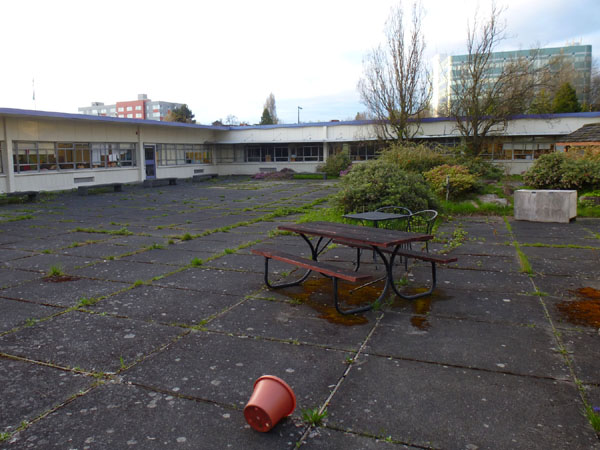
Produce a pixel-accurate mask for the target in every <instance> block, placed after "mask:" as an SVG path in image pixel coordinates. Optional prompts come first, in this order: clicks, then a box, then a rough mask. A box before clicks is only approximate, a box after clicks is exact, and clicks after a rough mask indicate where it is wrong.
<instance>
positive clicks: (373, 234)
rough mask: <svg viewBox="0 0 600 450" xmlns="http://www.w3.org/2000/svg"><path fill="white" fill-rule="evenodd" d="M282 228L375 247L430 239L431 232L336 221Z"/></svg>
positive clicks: (298, 224) (281, 226)
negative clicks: (387, 228)
mask: <svg viewBox="0 0 600 450" xmlns="http://www.w3.org/2000/svg"><path fill="white" fill-rule="evenodd" d="M277 228H279V229H280V230H284V231H292V232H294V233H299V234H307V235H311V236H323V237H326V238H331V239H334V240H335V239H338V240H340V241H344V242H348V243H349V244H357V245H370V246H375V247H384V248H388V247H395V246H397V245H402V244H407V243H409V242H415V241H428V240H430V239H431V238H433V236H431V235H430V234H419V233H410V232H407V231H398V230H385V229H382V228H373V227H365V226H361V225H349V224H346V223H335V222H306V223H297V224H288V225H280V226H279V227H277Z"/></svg>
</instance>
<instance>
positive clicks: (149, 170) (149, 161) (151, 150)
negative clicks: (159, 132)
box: [144, 145, 156, 180]
mask: <svg viewBox="0 0 600 450" xmlns="http://www.w3.org/2000/svg"><path fill="white" fill-rule="evenodd" d="M144 161H145V163H146V164H145V165H146V179H147V180H154V179H155V178H156V145H144Z"/></svg>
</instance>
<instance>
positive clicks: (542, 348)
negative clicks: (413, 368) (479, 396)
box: [366, 314, 569, 379]
mask: <svg viewBox="0 0 600 450" xmlns="http://www.w3.org/2000/svg"><path fill="white" fill-rule="evenodd" d="M386 319H387V317H384V319H383V320H382V322H381V324H382V325H381V326H380V327H378V328H377V329H376V330H375V333H374V334H373V336H372V338H371V339H370V340H369V344H368V345H367V349H366V351H367V352H369V353H376V354H379V355H384V356H393V357H397V358H402V359H410V360H416V361H426V362H434V363H436V364H440V365H452V366H458V367H469V368H478V369H486V370H489V371H498V372H504V373H512V374H519V375H530V376H537V377H547V378H553V379H568V378H569V371H568V368H567V367H566V366H565V364H564V360H563V358H562V356H561V355H560V354H559V353H558V351H557V350H556V347H557V344H556V340H555V338H554V335H553V333H552V329H551V328H550V327H535V328H533V327H523V326H515V325H505V324H495V323H486V322H479V321H472V320H462V319H444V318H438V317H434V316H414V315H404V316H403V315H400V314H396V315H394V317H393V321H392V320H386ZM523 342H527V346H524V345H523Z"/></svg>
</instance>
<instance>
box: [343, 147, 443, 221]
mask: <svg viewBox="0 0 600 450" xmlns="http://www.w3.org/2000/svg"><path fill="white" fill-rule="evenodd" d="M334 203H335V204H336V205H337V206H338V207H340V208H341V209H342V211H343V212H344V214H347V213H350V212H357V211H374V210H375V209H377V208H380V207H382V206H404V207H405V208H408V209H410V210H412V211H419V210H422V209H430V208H434V209H435V207H436V206H437V199H436V197H435V195H434V194H433V192H432V191H431V189H430V188H429V186H428V185H427V183H426V182H425V180H424V179H423V177H422V176H421V175H417V174H414V173H408V172H406V171H404V170H402V169H401V168H400V167H398V165H397V164H393V163H389V162H388V161H386V160H384V159H377V160H372V161H368V162H365V163H361V164H355V165H354V166H353V167H352V170H351V171H350V173H348V175H346V176H345V177H344V178H342V182H341V189H340V191H339V193H338V194H337V195H336V196H335V197H334Z"/></svg>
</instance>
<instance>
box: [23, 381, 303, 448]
mask: <svg viewBox="0 0 600 450" xmlns="http://www.w3.org/2000/svg"><path fill="white" fill-rule="evenodd" d="M302 431H303V430H302V428H297V427H295V426H294V424H293V423H292V422H291V421H290V420H289V419H287V420H284V421H283V422H281V423H279V424H278V425H277V426H276V428H274V429H273V431H272V432H270V433H258V432H256V431H254V430H252V429H250V427H249V426H248V425H247V424H246V422H245V420H244V416H243V414H242V412H241V411H240V410H233V409H230V408H224V407H222V406H219V405H214V404H208V403H203V402H196V401H193V400H187V399H182V398H177V397H174V396H171V395H167V394H163V393H158V392H153V391H148V390H146V389H143V388H140V387H136V386H127V385H121V384H111V383H109V384H106V385H104V386H100V387H98V388H96V389H95V390H93V391H92V392H90V393H89V394H87V395H85V396H83V397H80V398H77V399H76V400H75V401H74V402H72V403H70V404H69V405H67V406H65V407H64V408H61V409H60V410H59V411H56V412H54V413H53V414H51V415H50V416H48V418H47V419H45V420H44V421H43V422H41V423H37V424H35V425H33V426H32V427H30V428H29V429H27V430H25V431H24V432H21V433H19V434H18V435H17V436H16V439H15V441H16V442H15V443H14V445H13V446H11V448H13V447H14V448H27V447H29V446H33V447H35V448H50V447H52V448H55V447H56V448H129V447H131V446H134V447H136V446H137V447H140V448H144V449H154V448H182V449H198V448H202V449H215V450H216V449H224V448H236V449H242V448H243V449H250V450H253V449H255V450H262V449H265V448H279V449H284V448H289V449H293V448H294V446H295V443H296V441H297V440H299V438H300V436H301V433H302Z"/></svg>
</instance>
